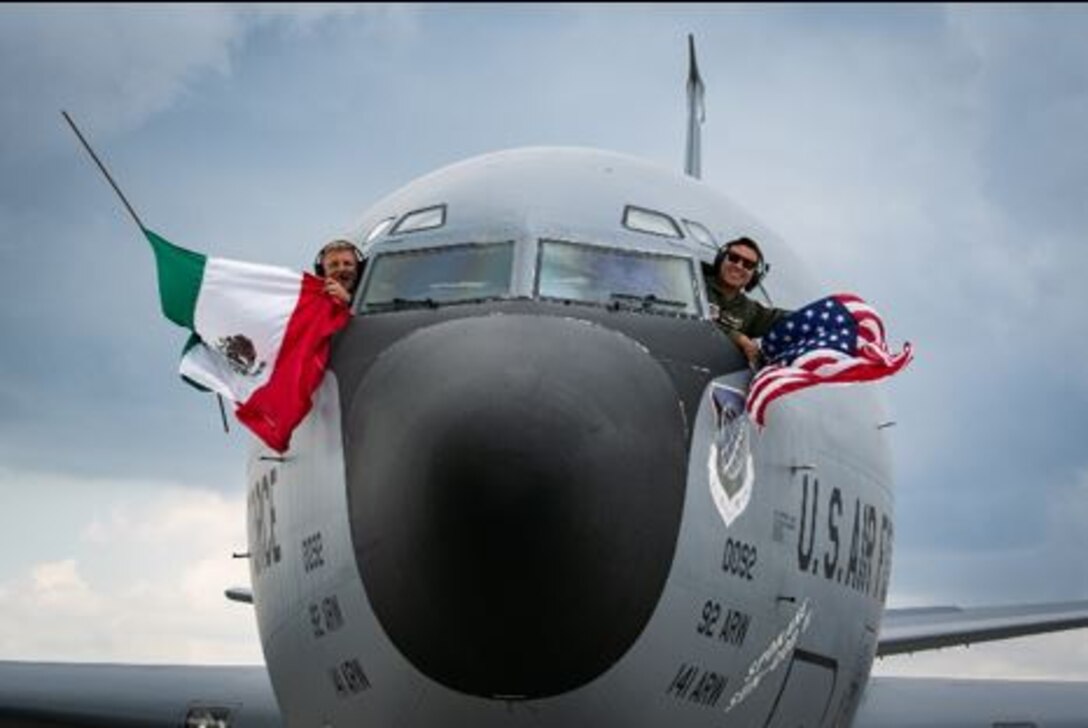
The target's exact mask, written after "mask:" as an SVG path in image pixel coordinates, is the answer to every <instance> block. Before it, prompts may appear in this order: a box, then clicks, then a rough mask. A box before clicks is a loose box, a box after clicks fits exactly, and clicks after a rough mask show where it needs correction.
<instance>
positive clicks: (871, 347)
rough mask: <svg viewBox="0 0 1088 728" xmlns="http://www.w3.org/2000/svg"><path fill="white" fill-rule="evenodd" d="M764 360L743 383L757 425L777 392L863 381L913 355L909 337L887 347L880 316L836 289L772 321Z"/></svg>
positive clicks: (894, 369)
mask: <svg viewBox="0 0 1088 728" xmlns="http://www.w3.org/2000/svg"><path fill="white" fill-rule="evenodd" d="M763 354H764V357H765V358H766V360H767V361H768V364H767V366H765V367H764V368H762V369H760V371H759V372H758V373H757V374H756V376H755V377H754V378H753V379H752V382H751V384H750V385H749V387H748V399H747V403H746V408H747V410H748V414H749V416H750V417H751V418H752V420H753V421H754V422H755V423H756V424H757V425H758V426H760V427H763V426H764V425H765V424H766V417H767V407H768V406H770V404H771V403H772V402H774V401H775V400H777V399H778V398H779V397H783V396H785V395H787V394H790V393H791V392H797V391H799V390H802V389H807V388H809V387H814V386H816V385H818V384H846V383H850V382H868V381H873V380H875V379H883V378H884V377H888V376H891V375H892V374H895V373H896V372H898V371H899V370H901V369H902V368H903V367H905V366H906V365H907V364H908V363H909V362H910V360H911V358H912V357H913V352H912V350H911V346H910V344H909V343H907V344H904V345H903V350H902V351H900V352H899V353H898V354H892V353H891V352H890V351H888V345H887V342H886V341H885V339H884V322H883V321H882V320H881V318H880V315H879V314H878V313H877V312H876V311H875V310H874V309H873V308H872V306H870V305H869V304H867V303H866V302H865V301H864V300H862V299H861V298H859V297H858V296H855V295H854V294H852V293H838V294H835V295H832V296H828V297H827V298H821V299H820V300H818V301H814V302H813V303H810V304H809V305H807V306H805V307H804V308H802V309H800V310H798V311H795V312H793V313H792V314H790V315H789V316H787V317H785V318H783V319H782V320H780V321H778V322H777V323H776V324H775V325H774V327H773V328H772V329H771V331H770V332H768V334H767V336H765V337H764V339H763Z"/></svg>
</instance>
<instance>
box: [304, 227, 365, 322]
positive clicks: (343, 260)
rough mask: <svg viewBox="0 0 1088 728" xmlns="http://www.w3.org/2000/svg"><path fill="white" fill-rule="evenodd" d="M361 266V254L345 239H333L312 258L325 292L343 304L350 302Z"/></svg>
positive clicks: (360, 273)
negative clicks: (322, 280)
mask: <svg viewBox="0 0 1088 728" xmlns="http://www.w3.org/2000/svg"><path fill="white" fill-rule="evenodd" d="M362 268H363V256H362V254H361V253H360V252H359V249H358V248H357V247H355V244H354V243H352V242H350V241H347V240H333V241H332V242H331V243H328V244H327V245H326V246H325V247H323V248H322V249H321V250H319V251H318V253H317V257H316V258H314V273H316V274H317V276H318V278H324V279H325V293H327V294H329V295H330V296H332V297H333V298H335V299H336V300H338V301H340V302H341V303H343V304H344V305H345V306H346V305H349V304H351V296H352V294H354V293H355V286H356V285H358V283H359V277H360V276H361V275H362V272H363V271H362Z"/></svg>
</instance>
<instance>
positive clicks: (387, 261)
mask: <svg viewBox="0 0 1088 728" xmlns="http://www.w3.org/2000/svg"><path fill="white" fill-rule="evenodd" d="M513 263H514V244H513V243H490V244H486V245H476V244H468V245H454V246H449V247H444V248H427V249H422V250H407V251H398V252H395V253H382V254H380V255H378V256H376V257H375V258H374V260H372V261H371V262H370V267H371V271H370V275H369V277H368V278H367V282H366V288H365V290H364V291H363V295H362V299H361V300H362V303H361V310H362V311H363V312H374V311H385V310H391V309H398V308H412V307H416V306H438V305H441V304H444V303H457V302H465V301H479V300H482V299H488V298H501V297H505V296H508V295H510V281H511V274H512V271H513Z"/></svg>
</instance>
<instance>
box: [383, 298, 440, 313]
mask: <svg viewBox="0 0 1088 728" xmlns="http://www.w3.org/2000/svg"><path fill="white" fill-rule="evenodd" d="M366 308H367V310H368V311H385V310H388V309H392V310H394V311H396V310H399V309H404V308H438V301H436V300H434V299H433V298H430V297H428V298H399V297H398V298H391V299H390V300H388V301H375V302H373V303H368V304H366Z"/></svg>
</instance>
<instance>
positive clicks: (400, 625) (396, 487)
mask: <svg viewBox="0 0 1088 728" xmlns="http://www.w3.org/2000/svg"><path fill="white" fill-rule="evenodd" d="M344 426H345V428H346V431H345V432H346V439H345V445H346V449H345V453H346V454H345V457H346V460H347V476H348V488H349V502H350V512H351V526H352V536H353V540H354V544H355V551H356V559H357V563H358V566H359V570H360V574H361V576H362V579H363V582H364V585H365V588H366V591H367V594H368V597H369V599H370V602H371V604H372V606H373V608H374V611H375V613H376V615H377V617H378V620H379V621H380V623H381V625H382V627H383V628H384V629H385V630H386V632H387V634H388V636H389V638H390V639H391V640H392V641H393V643H394V644H395V645H396V647H397V648H398V649H399V650H400V651H401V653H402V654H403V655H404V656H405V657H406V658H407V659H408V660H409V661H410V662H411V663H412V664H413V665H414V666H415V667H416V668H417V669H419V670H420V671H421V672H423V673H424V674H426V675H428V676H429V677H431V678H432V679H434V680H436V681H438V682H440V683H442V684H444V685H446V686H447V687H450V688H453V689H455V690H459V691H462V692H466V693H470V694H474V695H481V696H489V697H491V696H517V697H526V698H531V697H543V696H547V695H555V694H558V693H561V692H564V691H567V690H570V689H573V688H575V687H577V686H579V685H582V684H584V683H586V682H588V681H589V680H591V679H592V678H594V677H596V676H597V675H599V674H600V673H602V672H603V671H604V670H605V669H607V668H608V667H609V666H610V665H612V664H613V663H614V662H616V661H617V660H618V659H619V658H620V657H621V656H622V655H623V654H624V652H626V651H627V649H628V648H629V647H630V646H631V644H632V643H633V642H634V641H635V639H636V638H637V637H638V635H639V634H640V633H641V631H642V629H643V627H644V626H645V624H646V621H647V620H648V619H649V617H650V614H651V613H652V611H653V609H654V607H655V606H656V604H657V601H658V598H659V597H660V594H661V591H662V588H663V586H664V583H665V579H666V576H667V575H668V571H669V567H670V565H671V563H672V557H673V552H674V549H675V545H676V538H677V531H678V528H679V522H680V513H681V507H682V504H683V496H684V484H685V480H686V476H685V468H686V462H687V458H686V455H685V448H686V436H685V425H684V419H683V413H682V410H681V407H680V403H679V400H678V397H677V395H676V392H675V390H674V388H673V386H672V383H671V381H670V379H669V377H668V375H667V374H666V373H665V371H664V369H663V368H662V367H661V366H660V365H659V364H658V363H657V362H656V361H655V360H654V359H653V358H652V357H651V356H649V354H648V353H647V352H646V351H645V350H644V349H643V348H642V347H640V346H639V345H638V344H636V343H635V342H633V341H632V340H630V339H628V338H626V337H624V336H622V335H620V334H618V333H615V332H613V331H610V330H607V329H605V328H602V327H600V326H596V325H591V324H587V323H584V322H579V321H573V320H568V319H560V318H547V317H535V316H518V315H505V316H487V317H480V318H470V319H459V320H454V321H448V322H445V323H442V324H438V325H435V326H432V327H429V328H426V329H422V330H419V331H416V332H415V333H413V334H411V335H409V336H407V337H405V338H404V339H402V340H401V341H399V342H398V343H396V344H394V345H393V346H392V347H390V348H389V349H387V350H386V351H385V352H384V353H383V354H382V355H381V357H380V358H379V360H378V361H377V362H376V363H375V364H374V366H373V367H372V368H371V370H370V372H369V373H368V374H367V376H366V377H365V378H364V380H363V381H362V383H361V384H360V386H359V388H358V390H357V391H356V394H355V396H354V398H353V400H352V402H351V405H350V408H349V410H348V411H347V413H346V414H345V422H344Z"/></svg>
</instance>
